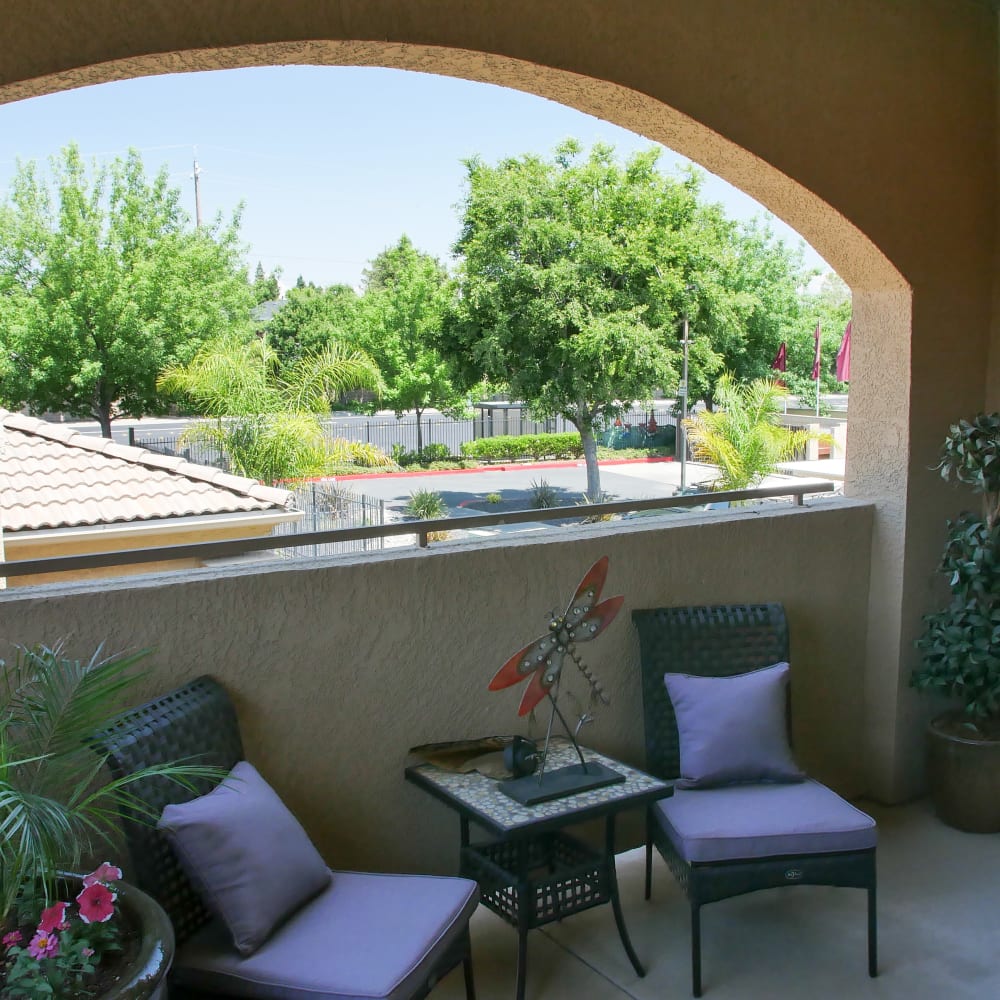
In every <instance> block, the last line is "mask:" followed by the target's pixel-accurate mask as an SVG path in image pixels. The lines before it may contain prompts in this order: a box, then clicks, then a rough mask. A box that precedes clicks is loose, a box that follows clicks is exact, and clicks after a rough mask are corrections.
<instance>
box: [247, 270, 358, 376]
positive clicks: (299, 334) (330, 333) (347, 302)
mask: <svg viewBox="0 0 1000 1000" xmlns="http://www.w3.org/2000/svg"><path fill="white" fill-rule="evenodd" d="M357 306H358V296H357V293H356V292H355V291H354V289H353V288H351V286H350V285H330V286H329V287H328V288H317V287H316V286H315V285H306V284H302V285H296V286H295V287H294V288H290V289H289V290H288V294H287V296H286V297H285V302H284V304H283V305H282V307H281V309H279V310H278V312H277V313H275V315H274V316H273V317H272V318H271V320H270V321H269V322H268V324H267V327H266V331H265V332H266V335H267V340H268V343H269V344H270V345H271V347H273V348H274V350H275V352H276V354H277V356H278V359H279V360H280V362H281V363H282V364H283V365H292V364H294V363H295V362H296V361H298V360H300V359H301V358H303V357H307V356H309V355H311V354H317V353H319V352H320V351H323V350H325V349H326V348H327V347H329V346H330V345H331V344H337V343H339V344H345V343H347V342H348V341H349V340H350V339H351V337H352V336H353V330H354V325H355V316H356V313H357Z"/></svg>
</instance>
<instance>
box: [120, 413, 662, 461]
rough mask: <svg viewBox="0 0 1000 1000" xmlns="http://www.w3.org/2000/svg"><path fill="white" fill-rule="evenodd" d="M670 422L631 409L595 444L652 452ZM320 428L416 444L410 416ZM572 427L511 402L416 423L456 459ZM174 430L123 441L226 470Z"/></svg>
mask: <svg viewBox="0 0 1000 1000" xmlns="http://www.w3.org/2000/svg"><path fill="white" fill-rule="evenodd" d="M675 427H676V418H675V416H674V414H673V412H672V411H671V410H670V409H669V408H667V407H665V406H663V407H660V408H659V409H648V410H640V409H635V408H633V409H631V410H628V411H626V412H625V413H623V414H622V415H621V417H619V418H618V419H617V420H615V421H613V422H610V423H609V424H608V426H606V427H604V428H602V429H601V430H600V431H599V432H598V442H599V443H600V444H602V445H606V446H608V447H611V448H652V447H657V446H664V445H665V446H670V445H672V444H673V441H674V434H675ZM323 429H324V431H325V433H326V435H327V437H328V438H330V439H331V440H333V439H336V438H343V439H346V440H348V441H360V442H365V443H367V444H373V445H375V447H377V448H379V449H380V450H381V451H383V452H384V453H385V454H386V455H392V453H393V449H394V448H398V449H401V450H402V451H416V450H417V447H418V444H417V440H418V433H417V420H416V418H415V417H413V416H406V417H402V418H400V419H399V420H394V419H386V418H385V417H363V416H350V417H330V418H327V419H326V420H324V421H323ZM573 430H575V428H574V427H573V425H572V424H571V423H569V422H568V421H567V420H565V419H564V418H563V417H550V418H549V419H548V420H545V421H534V420H530V419H529V418H528V417H527V415H526V413H525V412H524V411H523V410H522V409H520V408H519V407H518V406H517V405H516V404H505V405H504V407H503V408H502V409H501V408H499V407H494V408H490V409H488V410H481V411H480V413H479V415H478V416H476V417H473V418H472V419H469V420H452V419H450V418H448V417H443V416H440V415H438V414H436V413H435V414H432V415H430V416H424V417H422V418H421V420H420V434H419V437H420V443H421V445H422V446H424V447H426V446H427V445H429V444H443V445H445V446H446V447H447V448H448V452H449V454H450V455H454V456H458V455H460V454H461V452H462V444H464V443H465V442H466V441H472V440H475V439H476V438H483V437H498V436H501V435H507V434H511V435H520V434H542V433H563V432H566V431H573ZM179 437H180V432H178V433H176V434H174V435H170V436H165V437H157V438H138V437H137V436H136V435H135V434H134V428H129V443H130V444H134V445H136V446H137V447H139V448H148V449H149V450H150V451H156V452H159V453H160V454H164V455H183V456H184V457H185V458H186V459H187V460H188V461H191V462H195V463H196V464H198V465H212V466H215V467H216V468H220V469H227V468H228V465H227V462H226V458H225V456H224V455H223V454H222V453H221V452H220V451H219V450H218V449H216V448H214V447H212V446H211V445H209V444H206V443H202V442H197V441H193V442H185V443H184V444H179V443H178V439H179Z"/></svg>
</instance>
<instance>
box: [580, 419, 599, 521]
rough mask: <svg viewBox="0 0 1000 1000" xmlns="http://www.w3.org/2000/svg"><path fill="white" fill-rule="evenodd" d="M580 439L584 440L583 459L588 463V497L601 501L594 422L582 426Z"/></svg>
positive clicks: (591, 499) (596, 501) (593, 500)
mask: <svg viewBox="0 0 1000 1000" xmlns="http://www.w3.org/2000/svg"><path fill="white" fill-rule="evenodd" d="M580 440H581V441H582V442H583V459H584V461H585V462H586V463H587V499H588V500H589V501H590V502H591V503H600V502H601V496H602V493H601V469H600V466H599V465H598V464H597V438H596V437H594V427H593V425H592V424H583V422H582V421H581V426H580Z"/></svg>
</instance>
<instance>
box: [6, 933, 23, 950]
mask: <svg viewBox="0 0 1000 1000" xmlns="http://www.w3.org/2000/svg"><path fill="white" fill-rule="evenodd" d="M23 940H24V938H23V937H22V936H21V932H20V931H11V932H10V933H9V934H4V936H3V946H4V947H5V948H13V947H14V945H16V944H20V943H21V942H22V941H23Z"/></svg>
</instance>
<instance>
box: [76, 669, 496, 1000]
mask: <svg viewBox="0 0 1000 1000" xmlns="http://www.w3.org/2000/svg"><path fill="white" fill-rule="evenodd" d="M93 743H94V747H95V749H96V750H97V751H98V752H99V753H101V754H105V753H106V754H108V765H109V767H110V769H111V772H112V775H113V776H114V777H116V778H117V777H121V776H124V775H126V774H129V773H132V772H133V771H135V770H137V769H138V768H140V767H143V766H147V765H151V764H156V763H161V762H164V761H170V760H178V759H182V758H183V759H187V760H191V759H192V758H193V761H192V762H196V763H200V764H206V765H211V766H214V767H219V768H222V769H224V770H225V771H227V772H228V771H229V770H231V769H232V768H233V766H234V765H235V764H237V763H238V762H239V761H240V760H243V759H244V757H243V743H242V740H241V738H240V730H239V724H238V722H237V718H236V713H235V711H234V708H233V705H232V703H231V701H230V700H229V697H228V695H227V694H226V692H225V691H224V690H223V688H222V687H221V686H220V685H219V684H218V683H216V682H215V681H214V680H212V679H211V678H210V677H199V678H198V679H196V680H194V681H192V682H190V683H189V684H186V685H184V686H183V687H181V688H178V689H177V690H175V691H172V692H171V693H169V694H167V695H165V696H163V697H162V698H157V699H155V700H154V701H150V702H148V703H147V704H145V705H142V706H140V707H138V708H136V709H133V710H131V711H128V712H125V713H124V714H122V715H121V716H119V717H118V718H117V719H116V720H114V721H113V722H112V723H111V724H110V725H109V726H108V728H107V729H105V730H103V731H102V732H100V733H98V734H96V735H95V737H94V740H93ZM210 790H211V783H210V782H205V783H204V784H203V786H202V787H201V788H200V789H199V790H198V792H192V791H189V790H187V789H185V788H183V787H181V786H179V785H177V784H176V783H174V782H170V781H167V780H164V779H159V778H157V779H150V780H149V781H145V782H137V783H135V784H134V785H132V786H131V791H132V792H133V793H134V794H137V795H138V796H139V797H140V798H141V799H142V800H143V801H144V802H145V803H146V804H147V805H149V806H151V807H152V808H153V810H155V811H156V812H157V813H159V812H161V811H162V810H163V807H164V806H166V805H167V804H170V803H180V802H185V801H188V800H190V799H192V798H194V797H195V796H196V795H197V794H204V793H206V792H208V791H210ZM123 827H124V833H125V838H126V841H127V844H128V848H129V852H130V854H131V869H130V872H129V877H130V880H131V881H134V882H135V883H136V884H137V885H138V886H139V887H140V888H142V889H143V890H145V891H146V892H147V893H149V894H150V895H151V896H153V897H154V898H155V899H156V900H158V901H159V903H160V904H161V905H162V906H163V908H164V909H165V910H166V912H167V914H168V915H169V917H170V919H171V921H172V923H173V926H174V931H175V934H176V939H177V957H176V959H175V962H174V971H173V975H172V979H171V987H170V994H171V997H172V998H176V997H185V998H200V997H207V996H218V995H223V996H256V997H259V996H265V997H266V996H280V997H295V996H299V995H300V994H301V993H302V992H303V991H302V990H301V989H299V988H297V987H293V986H291V985H290V986H289V988H288V989H284V988H283V987H282V985H281V984H280V982H279V983H277V984H275V983H274V982H271V983H269V984H267V987H266V988H263V989H262V986H261V984H260V983H255V982H253V981H252V977H249V978H247V979H241V978H240V976H239V975H235V976H230V975H229V974H228V973H229V972H230V971H232V969H233V967H234V963H238V961H239V956H238V955H237V954H236V953H235V949H231V941H226V942H225V946H226V947H227V948H228V949H229V950H230V952H231V954H228V955H226V956H225V961H226V963H228V969H227V970H226V974H225V975H224V976H223V977H222V979H221V980H220V981H217V982H213V985H212V986H211V988H208V987H205V986H199V985H192V983H191V982H187V981H186V980H187V979H188V976H187V975H186V973H185V968H184V957H185V947H184V946H185V943H186V942H189V941H192V939H193V938H195V937H196V936H199V937H204V935H203V934H200V932H202V931H204V930H205V929H206V926H207V925H209V924H211V923H212V921H213V917H212V914H211V913H210V912H209V911H208V910H207V909H206V907H205V906H204V904H203V902H202V899H201V897H200V896H199V894H198V892H197V891H196V890H195V888H194V887H193V886H192V884H191V883H190V881H189V880H188V878H187V876H186V875H185V873H184V871H183V869H182V868H181V865H180V863H179V861H178V859H177V856H176V855H175V854H174V851H173V849H172V848H171V846H170V844H169V843H168V841H167V839H166V837H165V836H164V835H163V834H161V833H160V832H159V831H158V830H156V829H155V828H153V827H151V826H149V825H148V824H146V823H143V822H138V821H126V822H125V823H124V824H123ZM343 874H347V873H343ZM334 875H335V877H334V885H335V884H336V876H337V873H334ZM356 877H361V878H366V877H370V878H372V879H382V880H383V883H382V884H383V885H384V884H385V883H384V879H385V878H386V876H381V875H373V876H356ZM424 879H433V876H413V877H412V878H411V880H410V881H411V882H413V883H414V886H413V887H414V888H418V885H417V884H416V882H415V880H424ZM401 881H402V878H401ZM439 884H440V882H439ZM470 885H472V886H474V883H470ZM331 891H332V889H331ZM323 895H325V894H321V896H320V898H322V897H323ZM474 896H475V898H476V899H477V900H478V892H475V893H474ZM409 902H410V903H414V904H416V905H415V909H416V911H417V913H418V915H419V917H420V918H421V919H425V920H426V926H427V928H428V929H429V930H431V931H433V930H434V929H435V928H436V929H437V931H438V932H439V933H440V935H441V940H442V941H447V942H448V944H447V947H445V946H444V945H442V946H441V947H442V948H444V950H443V951H442V950H441V948H437V950H435V949H431V950H429V951H428V952H427V954H426V955H425V957H424V959H423V960H422V961H423V964H422V965H420V966H419V967H417V968H414V969H413V971H412V973H411V974H410V975H408V976H407V978H406V981H405V983H406V984H410V983H415V985H414V986H413V988H412V990H410V989H409V986H408V985H405V984H404V986H403V987H401V988H400V987H397V988H396V989H393V990H392V991H391V993H389V994H388V995H391V996H392V997H393V998H394V1000H395V998H396V997H398V996H400V995H401V992H400V990H401V989H402V990H409V992H405V996H406V997H407V1000H420V998H423V997H426V996H427V994H428V993H429V992H430V991H431V989H432V988H433V987H434V985H435V984H436V983H437V982H438V980H439V979H440V978H441V977H442V976H443V975H445V974H446V973H447V972H449V971H451V969H453V968H454V967H455V966H457V965H458V964H459V963H462V964H463V965H464V972H465V988H466V996H467V998H468V1000H474V997H475V990H474V986H473V978H472V958H471V948H470V936H469V927H468V918H469V915H470V914H471V909H469V910H468V913H466V912H464V911H463V913H462V914H461V915H460V916H459V917H458V918H457V919H456V918H455V914H454V913H453V914H452V915H451V917H450V918H449V917H448V916H447V915H446V914H444V913H439V912H429V911H428V912H426V913H421V912H420V907H419V902H420V901H419V899H414V900H409ZM312 905H313V904H312V903H307V904H306V908H308V907H310V906H312ZM475 905H476V904H475V903H474V902H473V903H471V907H472V908H473V909H474V907H475ZM448 919H451V920H452V925H451V929H450V930H449V926H448V924H447V920H448ZM435 921H436V922H437V923H435ZM392 933H393V928H391V927H387V928H385V936H386V937H387V938H389V937H390V936H391V935H392ZM432 940H433V938H432ZM325 944H326V946H327V947H329V948H331V949H335V948H336V946H337V942H336V941H327V942H326V943H325ZM205 950H206V949H205V946H204V943H200V944H199V945H198V948H197V951H198V952H199V957H200V958H203V956H204V953H205ZM199 975H201V973H199ZM195 983H197V977H195ZM268 990H270V992H268ZM306 992H307V993H308V994H309V995H311V996H314V997H317V998H325V997H338V996H340V995H341V992H338V988H337V987H336V986H335V985H331V986H330V988H329V990H324V989H322V988H320V989H316V987H315V985H313V986H312V987H310V988H309V989H308V990H307V991H306ZM365 995H366V996H367V995H371V996H379V995H383V994H381V993H379V992H377V991H375V990H374V989H373V991H372V992H370V993H369V992H366V993H365Z"/></svg>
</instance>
